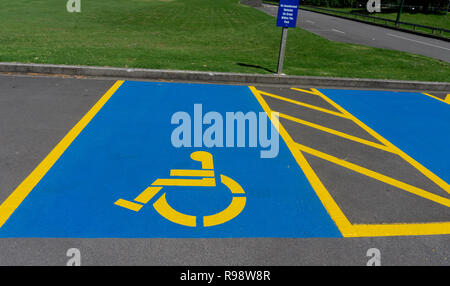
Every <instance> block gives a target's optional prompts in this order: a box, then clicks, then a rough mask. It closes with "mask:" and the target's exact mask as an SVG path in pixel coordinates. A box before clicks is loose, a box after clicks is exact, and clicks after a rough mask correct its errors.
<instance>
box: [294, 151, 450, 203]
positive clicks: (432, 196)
mask: <svg viewBox="0 0 450 286" xmlns="http://www.w3.org/2000/svg"><path fill="white" fill-rule="evenodd" d="M295 144H296V146H297V147H298V148H299V149H300V150H301V151H303V152H306V153H309V154H311V155H314V156H316V157H319V158H322V159H324V160H327V161H330V162H332V163H334V164H337V165H339V166H342V167H345V168H347V169H350V170H353V171H355V172H358V173H360V174H363V175H365V176H368V177H371V178H374V179H376V180H378V181H381V182H383V183H386V184H389V185H391V186H394V187H397V188H399V189H402V190H404V191H407V192H409V193H412V194H414V195H416V196H420V197H422V198H425V199H428V200H430V201H433V202H435V203H438V204H441V205H444V206H446V207H450V200H449V199H447V198H443V197H441V196H438V195H435V194H433V193H430V192H427V191H425V190H422V189H420V188H417V187H414V186H411V185H409V184H407V183H404V182H401V181H398V180H396V179H393V178H391V177H388V176H385V175H383V174H380V173H378V172H375V171H372V170H369V169H366V168H364V167H361V166H359V165H356V164H353V163H350V162H347V161H345V160H342V159H339V158H336V157H334V156H331V155H328V154H326V153H323V152H320V151H318V150H315V149H312V148H309V147H307V146H305V145H302V144H299V143H295Z"/></svg>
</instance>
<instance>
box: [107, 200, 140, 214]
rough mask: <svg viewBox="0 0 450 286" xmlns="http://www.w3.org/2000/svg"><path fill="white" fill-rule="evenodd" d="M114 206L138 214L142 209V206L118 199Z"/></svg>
mask: <svg viewBox="0 0 450 286" xmlns="http://www.w3.org/2000/svg"><path fill="white" fill-rule="evenodd" d="M114 204H115V205H118V206H120V207H124V208H127V209H129V210H132V211H135V212H138V211H139V210H140V209H141V208H142V205H140V204H137V203H133V202H130V201H127V200H123V199H118V200H117V201H116V202H115V203H114Z"/></svg>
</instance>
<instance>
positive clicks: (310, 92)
mask: <svg viewBox="0 0 450 286" xmlns="http://www.w3.org/2000/svg"><path fill="white" fill-rule="evenodd" d="M291 89H292V90H297V91H301V92H304V93H309V94H314V95H318V94H317V92H315V91H314V90H312V89H311V90H307V89H301V88H296V87H291Z"/></svg>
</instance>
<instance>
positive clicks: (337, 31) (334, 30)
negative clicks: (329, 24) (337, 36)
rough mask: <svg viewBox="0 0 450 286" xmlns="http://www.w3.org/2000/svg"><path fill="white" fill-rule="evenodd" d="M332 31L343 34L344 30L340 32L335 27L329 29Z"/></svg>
mask: <svg viewBox="0 0 450 286" xmlns="http://www.w3.org/2000/svg"><path fill="white" fill-rule="evenodd" d="M331 30H332V31H333V32H336V33H341V34H345V32H342V31H339V30H336V29H331Z"/></svg>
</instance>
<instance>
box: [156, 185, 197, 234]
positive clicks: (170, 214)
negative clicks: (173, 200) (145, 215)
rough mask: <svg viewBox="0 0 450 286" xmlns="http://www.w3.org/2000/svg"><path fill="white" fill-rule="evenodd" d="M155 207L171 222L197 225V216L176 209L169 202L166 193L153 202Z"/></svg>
mask: <svg viewBox="0 0 450 286" xmlns="http://www.w3.org/2000/svg"><path fill="white" fill-rule="evenodd" d="M153 207H154V208H155V210H156V211H157V212H158V213H159V214H160V215H162V216H163V217H165V218H166V219H168V220H170V221H171V222H174V223H177V224H181V225H185V226H191V227H195V226H196V225H197V223H196V217H195V216H192V215H187V214H183V213H180V212H178V211H176V210H174V209H173V208H172V207H171V206H170V205H169V204H168V203H167V200H166V194H165V193H164V194H163V195H162V196H161V197H160V198H159V199H158V200H157V201H156V202H155V203H154V204H153Z"/></svg>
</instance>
